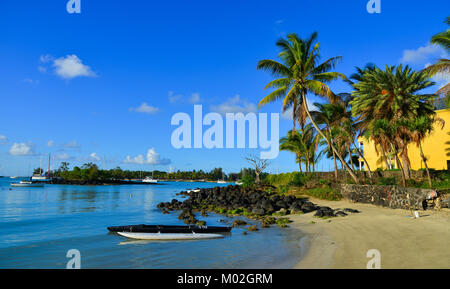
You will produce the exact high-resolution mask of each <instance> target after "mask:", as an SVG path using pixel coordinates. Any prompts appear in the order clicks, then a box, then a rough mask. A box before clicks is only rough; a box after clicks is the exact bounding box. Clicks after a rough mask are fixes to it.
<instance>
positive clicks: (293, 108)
mask: <svg viewBox="0 0 450 289" xmlns="http://www.w3.org/2000/svg"><path fill="white" fill-rule="evenodd" d="M296 108H297V100H296V99H294V103H293V104H292V136H294V135H295V110H296Z"/></svg>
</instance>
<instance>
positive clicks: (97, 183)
mask: <svg viewBox="0 0 450 289" xmlns="http://www.w3.org/2000/svg"><path fill="white" fill-rule="evenodd" d="M7 178H8V177H7ZM20 178H21V177H18V178H17V179H20ZM160 182H162V183H164V182H174V183H175V182H185V183H217V181H210V180H184V179H180V180H172V179H158V183H144V182H139V181H137V180H115V181H102V180H98V181H82V180H57V179H54V180H52V181H36V183H42V184H49V185H79V186H111V185H163V184H162V183H160ZM225 183H226V184H233V183H234V182H227V181H225Z"/></svg>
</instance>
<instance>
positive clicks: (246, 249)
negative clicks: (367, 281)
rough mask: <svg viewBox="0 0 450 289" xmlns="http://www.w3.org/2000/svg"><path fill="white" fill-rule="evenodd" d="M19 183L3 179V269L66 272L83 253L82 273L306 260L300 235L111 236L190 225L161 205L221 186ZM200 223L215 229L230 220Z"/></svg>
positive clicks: (0, 215) (273, 264)
mask: <svg viewBox="0 0 450 289" xmlns="http://www.w3.org/2000/svg"><path fill="white" fill-rule="evenodd" d="M17 181H18V180H17V179H9V178H0V268H65V267H66V263H67V262H68V260H69V258H67V257H66V253H67V251H68V250H69V249H78V250H79V251H80V252H81V267H82V268H290V267H292V266H293V265H295V264H296V263H297V262H298V260H299V258H300V252H301V250H300V245H299V244H300V242H299V240H300V238H301V237H302V236H301V235H300V233H299V232H296V231H294V230H286V229H279V228H276V227H273V228H269V229H264V230H260V231H258V232H249V234H248V235H243V234H242V232H243V231H244V230H246V229H245V228H242V229H240V228H235V229H233V230H232V233H231V234H230V235H227V236H226V237H225V238H223V239H214V240H198V241H131V240H128V239H126V238H124V237H121V236H118V235H116V234H112V233H109V232H108V231H107V229H106V227H107V226H114V225H131V224H142V223H146V224H166V225H169V224H183V223H182V222H181V221H180V220H178V219H177V216H178V214H177V213H176V212H175V213H171V214H169V215H164V214H162V213H161V212H160V211H159V209H157V208H156V205H157V204H158V203H159V202H163V201H170V200H172V199H173V198H178V199H182V198H181V197H180V196H176V194H177V193H179V192H180V191H182V190H186V189H194V188H206V187H213V186H217V185H218V184H215V183H185V182H167V183H161V185H121V186H63V185H46V186H45V187H44V188H11V187H10V183H11V182H17ZM197 218H198V219H200V220H205V221H206V222H207V224H208V225H211V226H212V225H223V224H222V223H220V222H219V220H220V219H227V218H225V217H224V216H219V215H214V214H210V216H209V217H207V218H204V217H201V216H197Z"/></svg>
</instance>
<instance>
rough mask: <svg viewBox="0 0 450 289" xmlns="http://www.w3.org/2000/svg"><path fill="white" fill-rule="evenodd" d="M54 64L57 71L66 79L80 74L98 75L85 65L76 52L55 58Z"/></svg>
mask: <svg viewBox="0 0 450 289" xmlns="http://www.w3.org/2000/svg"><path fill="white" fill-rule="evenodd" d="M52 65H53V67H55V73H56V74H57V75H58V76H60V77H62V78H64V79H72V78H75V77H79V76H87V77H93V76H96V74H95V73H94V72H93V71H92V70H91V68H90V67H89V66H87V65H84V64H83V63H82V61H81V59H79V58H78V56H76V55H75V54H72V55H67V56H66V57H60V58H57V59H55V60H53V64H52Z"/></svg>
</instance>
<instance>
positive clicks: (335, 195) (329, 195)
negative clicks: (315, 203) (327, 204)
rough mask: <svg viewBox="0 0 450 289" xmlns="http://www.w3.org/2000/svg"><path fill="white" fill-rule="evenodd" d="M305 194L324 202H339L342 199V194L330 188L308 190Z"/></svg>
mask: <svg viewBox="0 0 450 289" xmlns="http://www.w3.org/2000/svg"><path fill="white" fill-rule="evenodd" d="M305 193H306V194H307V195H309V196H312V197H315V198H318V199H322V200H330V201H339V200H340V199H342V195H341V193H340V192H339V191H338V190H335V189H332V188H330V187H325V188H313V189H308V190H306V191H305Z"/></svg>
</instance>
